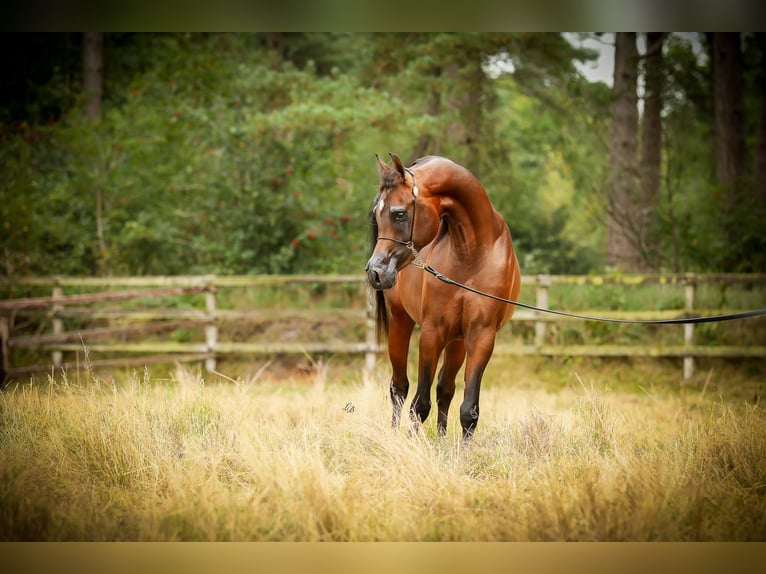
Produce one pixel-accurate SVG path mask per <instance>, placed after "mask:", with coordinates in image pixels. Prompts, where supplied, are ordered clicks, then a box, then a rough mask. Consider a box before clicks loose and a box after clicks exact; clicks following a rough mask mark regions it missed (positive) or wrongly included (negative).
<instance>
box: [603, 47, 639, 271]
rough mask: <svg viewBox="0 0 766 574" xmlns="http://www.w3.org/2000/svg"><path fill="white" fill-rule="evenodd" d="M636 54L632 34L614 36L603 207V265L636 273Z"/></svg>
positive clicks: (637, 221) (637, 228)
mask: <svg viewBox="0 0 766 574" xmlns="http://www.w3.org/2000/svg"><path fill="white" fill-rule="evenodd" d="M637 69H638V52H637V50H636V34H635V32H618V33H617V34H615V54H614V85H613V87H612V104H611V106H610V115H611V126H610V130H609V143H610V146H609V155H610V174H609V201H608V204H607V229H606V259H607V264H608V265H610V266H612V267H616V268H618V269H621V270H623V271H638V270H639V268H640V257H639V255H638V249H637V245H638V237H639V229H640V222H639V218H638V217H637V212H638V211H639V210H638V202H637V196H638V189H637V181H636V171H637V169H636V167H637V166H636V151H637V126H638V109H637V106H636V104H637V96H636V78H637V75H638V72H637Z"/></svg>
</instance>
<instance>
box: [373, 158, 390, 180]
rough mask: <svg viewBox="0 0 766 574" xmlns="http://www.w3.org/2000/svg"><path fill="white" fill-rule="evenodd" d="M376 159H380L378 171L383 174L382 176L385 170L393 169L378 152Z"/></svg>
mask: <svg viewBox="0 0 766 574" xmlns="http://www.w3.org/2000/svg"><path fill="white" fill-rule="evenodd" d="M375 159H376V160H377V161H378V173H379V174H380V175H381V177H382V176H383V174H384V173H385V172H387V171H391V168H390V167H388V166H387V165H386V162H384V161H383V160H382V159H380V156H379V155H378V154H375Z"/></svg>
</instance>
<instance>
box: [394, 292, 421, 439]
mask: <svg viewBox="0 0 766 574" xmlns="http://www.w3.org/2000/svg"><path fill="white" fill-rule="evenodd" d="M414 327H415V322H414V321H413V320H412V319H411V318H410V316H409V315H407V313H406V312H405V311H404V309H402V308H401V307H397V306H393V307H392V306H391V305H390V304H389V329H388V359H389V361H390V362H391V386H390V392H391V404H392V407H393V411H392V414H391V426H392V427H394V428H398V427H399V421H400V420H401V416H402V406H403V405H404V401H405V400H407V392H408V391H409V388H410V381H409V379H408V378H407V355H408V353H409V350H410V337H411V336H412V330H413V328H414Z"/></svg>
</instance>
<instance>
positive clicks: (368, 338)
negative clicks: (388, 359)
mask: <svg viewBox="0 0 766 574" xmlns="http://www.w3.org/2000/svg"><path fill="white" fill-rule="evenodd" d="M365 292H366V293H367V321H366V323H367V329H366V331H367V332H366V334H365V343H366V344H367V350H366V351H365V353H364V368H365V370H366V371H367V372H368V373H372V371H373V370H374V369H375V359H376V357H375V354H376V353H375V350H376V348H377V344H378V341H377V338H376V337H375V304H374V302H373V298H374V297H375V294H374V293H373V292H372V290H370V289H365Z"/></svg>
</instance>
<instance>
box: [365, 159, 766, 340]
mask: <svg viewBox="0 0 766 574" xmlns="http://www.w3.org/2000/svg"><path fill="white" fill-rule="evenodd" d="M404 169H405V170H407V173H409V174H410V177H412V195H413V208H412V222H411V224H410V239H409V241H402V240H401V239H395V238H393V237H383V236H379V237H378V238H377V240H378V241H380V240H381V239H383V240H386V241H393V242H394V243H399V244H400V245H404V246H405V247H407V248H408V249H409V250H410V251H411V252H412V255H413V257H414V261H413V262H412V264H413V265H415V266H416V267H420V268H421V269H423V270H425V271H427V272H428V273H430V274H431V275H433V276H434V277H436V278H437V279H438V280H439V281H442V282H444V283H447V284H448V285H454V286H456V287H460V288H461V289H465V290H466V291H470V292H471V293H476V294H477V295H481V296H482V297H488V298H490V299H494V300H495V301H500V302H501V303H508V304H509V305H517V306H518V307H524V308H525V309H530V310H532V311H539V312H541V313H551V314H553V315H561V316H562V317H572V318H574V319H583V320H585V321H602V322H606V323H631V324H634V325H682V324H684V325H685V324H689V323H716V322H719V321H734V320H736V319H747V318H748V317H758V316H760V315H766V309H756V310H755V311H743V312H742V313H729V314H727V315H713V316H710V317H688V318H686V319H656V320H644V321H642V320H639V319H608V318H606V317H591V316H589V315H578V314H577V313H567V312H565V311H556V310H554V309H543V308H542V307H535V306H534V305H527V304H526V303H520V302H518V301H512V300H510V299H504V298H503V297H498V296H497V295H492V294H491V293H485V292H484V291H480V290H479V289H475V288H473V287H469V286H468V285H464V284H463V283H459V282H458V281H455V280H454V279H450V278H449V277H447V276H445V275H442V274H441V273H439V272H438V271H437V270H436V269H434V268H433V267H431V266H430V265H428V264H427V263H426V262H425V261H423V259H422V258H421V257H420V253H418V251H417V249H415V244H414V243H413V241H412V237H413V234H414V232H415V215H416V213H417V209H418V186H417V183H415V174H414V173H413V172H412V170H411V169H409V168H406V167H405V168H404Z"/></svg>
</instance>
